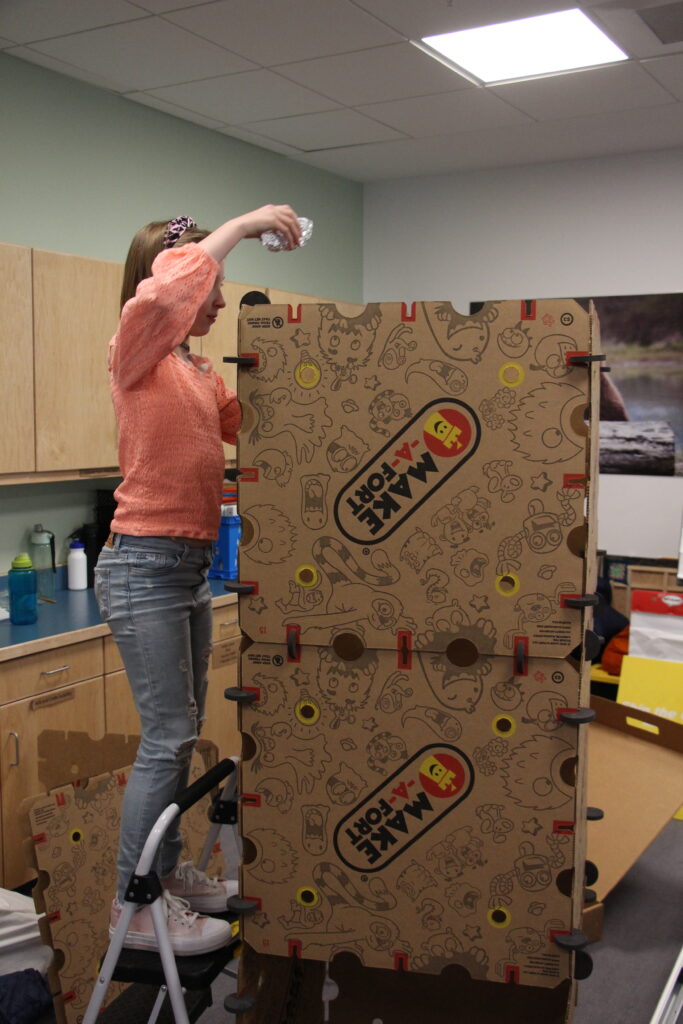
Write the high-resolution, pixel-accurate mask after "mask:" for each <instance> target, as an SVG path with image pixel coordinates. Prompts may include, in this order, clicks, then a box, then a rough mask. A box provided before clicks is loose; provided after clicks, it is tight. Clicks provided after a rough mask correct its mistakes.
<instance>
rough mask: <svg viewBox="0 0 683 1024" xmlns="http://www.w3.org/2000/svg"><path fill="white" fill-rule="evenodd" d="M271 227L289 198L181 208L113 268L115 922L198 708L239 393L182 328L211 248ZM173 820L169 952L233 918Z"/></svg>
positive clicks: (205, 278) (217, 296) (172, 789)
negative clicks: (120, 686) (211, 574)
mask: <svg viewBox="0 0 683 1024" xmlns="http://www.w3.org/2000/svg"><path fill="white" fill-rule="evenodd" d="M268 229H274V230H277V231H281V232H282V233H283V234H284V236H285V239H286V241H287V245H288V247H289V248H290V249H294V248H295V247H296V246H298V244H299V241H300V237H301V236H300V230H299V224H298V221H297V218H296V214H295V213H294V211H293V210H292V209H290V207H289V206H272V205H271V206H264V207H262V208H261V209H259V210H254V211H252V212H251V213H246V214H243V215H242V216H241V217H236V218H234V219H233V220H229V221H227V222H226V223H225V224H223V225H222V226H221V227H219V228H218V229H217V230H216V231H213V232H211V233H209V232H208V231H202V230H198V229H197V226H196V224H195V222H194V221H193V220H192V219H191V218H189V217H177V218H175V219H174V220H171V221H168V222H167V221H160V222H155V223H152V224H148V225H147V226H146V227H144V228H142V229H141V230H140V231H138V233H137V234H136V235H135V237H134V238H133V241H132V243H131V246H130V250H129V252H128V257H127V259H126V265H125V269H124V278H123V287H122V292H121V320H120V322H119V327H118V330H117V332H116V334H115V336H114V338H113V339H112V341H111V342H110V346H109V376H110V383H111V391H112V398H113V402H114V409H115V412H116V419H117V423H118V431H119V465H120V467H121V473H122V476H123V480H122V482H121V484H120V486H119V487H118V489H117V490H116V493H115V498H116V500H117V502H118V506H117V509H116V513H115V515H114V519H113V521H112V525H111V529H112V533H111V534H110V536H109V539H108V541H107V543H106V544H105V546H104V548H103V549H102V553H101V555H100V558H99V560H98V563H97V568H96V570H95V594H96V597H97V601H98V604H99V608H100V612H101V615H102V618H103V620H104V621H105V622H106V623H108V625H109V628H110V630H111V632H112V635H113V636H114V639H115V641H116V643H117V644H118V647H119V650H120V652H121V657H122V659H123V663H124V665H125V668H126V673H127V675H128V679H129V682H130V686H131V689H132V691H133V698H134V700H135V704H136V707H137V710H138V713H139V715H140V723H141V738H140V746H139V748H138V752H137V757H136V760H135V764H134V766H133V770H132V772H131V775H130V778H129V780H128V785H127V786H126V791H125V797H124V801H123V810H122V819H121V835H120V840H119V854H118V863H117V866H118V873H119V881H118V890H117V895H116V899H115V900H114V902H113V904H112V910H111V920H110V932H112V931H113V928H114V927H115V925H116V923H117V921H118V919H119V916H120V910H121V905H122V902H123V898H124V894H125V889H126V886H127V884H128V881H129V879H130V876H131V874H132V873H133V871H134V870H135V867H136V864H137V861H138V858H139V856H140V853H141V852H142V847H143V845H144V843H145V840H146V839H147V836H148V834H149V832H150V830H151V828H152V826H153V824H154V822H155V821H156V819H157V818H158V816H159V814H160V813H161V812H162V810H163V809H164V808H165V807H166V806H168V804H170V803H172V802H173V801H174V799H175V796H176V793H177V792H178V791H179V790H181V789H183V788H184V787H185V786H186V785H187V781H188V774H189V765H190V758H191V755H192V751H193V749H194V746H195V743H196V741H197V736H198V733H199V730H200V728H201V724H202V721H203V717H204V704H205V696H206V686H207V671H208V665H209V656H210V653H211V595H210V591H209V586H208V583H207V579H206V574H207V570H208V567H209V566H210V564H211V561H212V549H211V544H212V541H214V540H215V539H216V537H217V536H218V528H219V525H220V494H221V487H222V483H223V473H224V466H225V462H224V456H223V446H222V442H223V441H227V442H228V443H230V444H235V443H236V433H237V430H238V428H239V425H240V407H239V404H238V402H237V399H236V397H235V394H234V393H233V392H231V391H228V390H227V389H226V387H225V385H224V383H223V380H222V378H221V377H220V376H219V375H218V374H217V373H216V372H215V371H214V370H213V369H212V366H211V363H210V361H209V360H208V359H205V358H202V357H201V356H196V355H193V354H192V353H191V351H190V338H192V337H195V338H196V337H202V336H203V335H205V334H207V333H208V331H209V330H210V329H211V326H212V324H213V323H214V322H215V320H216V317H217V316H218V314H219V312H220V311H221V309H223V308H224V306H225V301H224V299H223V296H222V295H221V283H222V281H223V266H222V263H223V260H224V259H225V257H226V256H227V254H228V253H229V252H230V251H231V250H232V249H233V248H234V247H235V246H236V245H237V243H238V242H239V241H241V240H242V239H243V238H257V237H258V236H259V235H260V234H261V233H262V232H264V231H267V230H268ZM177 821H178V819H176V823H175V825H172V826H171V827H170V828H169V830H168V832H167V834H166V837H165V839H164V842H163V844H162V845H161V848H160V851H159V857H158V864H157V865H156V870H157V873H158V874H159V876H160V878H161V881H162V886H163V888H164V896H163V899H164V906H165V911H166V917H167V923H168V930H169V934H170V937H171V944H172V947H173V949H174V952H176V953H178V954H186V955H187V954H191V953H202V952H208V951H210V950H212V949H216V948H218V947H220V946H222V945H224V944H225V943H227V942H228V941H229V940H230V937H231V933H230V926H229V925H228V924H226V923H225V922H224V921H221V920H218V919H214V918H211V917H206V916H203V915H205V914H207V913H211V912H214V911H221V910H225V904H226V899H227V897H228V896H229V895H230V893H231V889H230V887H229V886H230V884H229V883H228V882H226V880H225V879H212V878H209V877H208V876H207V875H206V874H204V873H203V872H200V871H198V870H197V869H196V868H195V867H194V865H193V864H192V863H191V862H184V863H182V864H179V863H178V860H179V856H180V848H181V839H180V834H179V830H178V825H177ZM126 945H127V946H129V947H132V948H136V949H150V948H156V940H155V937H154V929H153V926H152V920H151V914H150V912H149V909H148V908H143V909H141V910H139V911H138V912H137V913H136V914H135V915H134V917H133V921H132V924H131V927H130V929H129V932H128V936H127V938H126Z"/></svg>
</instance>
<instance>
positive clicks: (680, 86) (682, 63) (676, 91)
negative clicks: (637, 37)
mask: <svg viewBox="0 0 683 1024" xmlns="http://www.w3.org/2000/svg"><path fill="white" fill-rule="evenodd" d="M643 68H644V69H645V70H646V71H647V72H648V74H650V75H652V76H653V78H656V79H657V81H658V82H659V83H660V84H661V85H663V86H664V88H665V89H668V90H669V92H670V93H671V94H672V95H673V96H675V97H676V99H679V100H683V54H676V55H675V56H671V57H659V58H658V59H657V60H646V61H644V63H643Z"/></svg>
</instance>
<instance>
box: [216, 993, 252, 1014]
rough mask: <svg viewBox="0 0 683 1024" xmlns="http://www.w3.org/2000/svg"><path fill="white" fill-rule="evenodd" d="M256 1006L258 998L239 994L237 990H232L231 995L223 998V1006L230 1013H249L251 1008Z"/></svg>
mask: <svg viewBox="0 0 683 1024" xmlns="http://www.w3.org/2000/svg"><path fill="white" fill-rule="evenodd" d="M255 1006H256V1000H255V999H253V998H252V997H251V996H238V995H237V993H236V992H232V993H231V994H230V995H229V996H226V997H225V999H224V1000H223V1008H224V1009H226V1010H227V1011H228V1013H234V1014H235V1015H236V1016H237V1015H239V1014H240V1013H248V1012H249V1010H253V1009H254V1007H255Z"/></svg>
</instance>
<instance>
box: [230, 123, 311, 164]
mask: <svg viewBox="0 0 683 1024" xmlns="http://www.w3.org/2000/svg"><path fill="white" fill-rule="evenodd" d="M219 131H220V132H221V134H222V135H229V136H230V138H231V139H240V140H241V141H242V142H249V143H250V144H251V145H252V146H258V148H259V149H269V150H270V151H271V152H273V153H280V154H282V155H283V156H291V157H294V158H295V159H296V160H299V159H300V158H301V150H300V149H295V148H294V147H293V146H287V145H285V143H284V142H277V141H276V140H275V139H267V138H266V137H265V136H264V135H254V133H253V132H248V131H246V130H245V129H244V128H237V127H236V126H235V125H230V126H229V127H228V128H225V127H223V128H220V129H219Z"/></svg>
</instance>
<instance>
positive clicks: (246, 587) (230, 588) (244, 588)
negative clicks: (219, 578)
mask: <svg viewBox="0 0 683 1024" xmlns="http://www.w3.org/2000/svg"><path fill="white" fill-rule="evenodd" d="M223 589H224V590H227V592H228V593H229V594H253V593H254V589H255V588H254V584H253V583H239V582H238V581H237V580H228V582H227V583H224V584H223Z"/></svg>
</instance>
